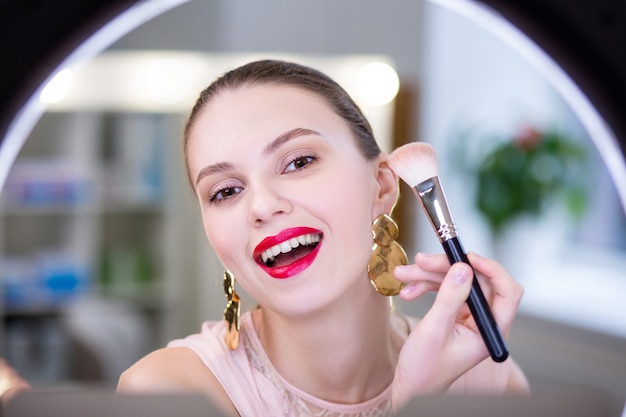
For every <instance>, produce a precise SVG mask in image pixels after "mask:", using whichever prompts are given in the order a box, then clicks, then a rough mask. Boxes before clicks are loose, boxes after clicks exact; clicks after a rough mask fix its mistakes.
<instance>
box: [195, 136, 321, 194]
mask: <svg viewBox="0 0 626 417" xmlns="http://www.w3.org/2000/svg"><path fill="white" fill-rule="evenodd" d="M307 135H318V136H321V133H319V132H318V131H316V130H312V129H306V128H302V127H297V128H295V129H291V130H288V131H287V132H285V133H282V134H281V135H280V136H278V137H277V138H276V139H274V140H273V141H271V142H270V143H268V144H267V146H265V148H263V155H264V156H269V155H270V154H272V153H273V152H274V151H276V149H278V148H280V147H281V146H282V145H283V144H284V143H285V142H288V141H290V140H291V139H295V138H297V137H300V136H307ZM232 169H234V165H233V164H231V163H230V162H218V163H216V164H211V165H207V166H205V167H204V168H202V169H201V170H200V172H198V176H197V177H196V186H197V185H198V183H199V182H200V181H201V180H202V179H203V178H204V177H207V176H209V175H213V174H219V173H221V172H227V171H230V170H232Z"/></svg>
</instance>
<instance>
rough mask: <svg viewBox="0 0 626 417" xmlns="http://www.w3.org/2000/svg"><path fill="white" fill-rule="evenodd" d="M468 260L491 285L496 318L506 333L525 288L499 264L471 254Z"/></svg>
mask: <svg viewBox="0 0 626 417" xmlns="http://www.w3.org/2000/svg"><path fill="white" fill-rule="evenodd" d="M468 258H469V260H470V262H471V264H472V266H473V267H474V269H475V270H476V272H478V273H480V274H481V275H482V276H483V277H484V278H485V280H486V282H488V283H489V286H490V287H491V291H492V296H491V297H490V298H491V299H492V301H491V309H492V312H493V315H494V318H495V319H496V322H498V324H499V325H500V327H501V328H502V330H503V332H505V333H506V332H507V329H508V328H509V327H510V326H511V324H512V323H513V320H514V318H515V315H516V314H517V309H518V307H519V303H520V301H521V299H522V295H523V294H524V288H523V287H522V286H521V285H520V284H519V283H518V282H517V281H515V280H514V279H513V277H511V275H510V274H509V273H508V272H507V271H506V269H505V268H504V267H503V266H502V265H500V264H499V263H498V262H496V261H494V260H492V259H489V258H485V257H482V256H480V255H478V254H476V253H469V254H468Z"/></svg>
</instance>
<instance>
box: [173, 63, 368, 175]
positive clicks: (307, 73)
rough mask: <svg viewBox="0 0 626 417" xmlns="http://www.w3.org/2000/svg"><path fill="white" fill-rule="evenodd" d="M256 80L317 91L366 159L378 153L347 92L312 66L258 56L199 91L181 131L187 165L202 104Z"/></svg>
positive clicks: (366, 124)
mask: <svg viewBox="0 0 626 417" xmlns="http://www.w3.org/2000/svg"><path fill="white" fill-rule="evenodd" d="M257 83H258V84H263V83H267V84H269V83H275V84H281V85H290V86H294V87H299V88H302V89H304V90H307V91H309V92H312V93H314V94H317V95H318V96H320V97H322V98H323V99H324V100H325V101H326V102H327V103H328V104H329V105H330V106H331V107H332V108H333V110H334V111H335V112H336V113H337V115H339V116H340V117H341V118H342V119H344V120H345V121H346V123H347V124H348V126H349V127H350V130H351V131H352V133H353V134H354V137H355V139H356V141H357V145H358V147H359V149H360V151H361V153H362V154H363V156H364V157H365V158H366V159H374V158H376V157H377V156H378V154H379V153H380V147H379V146H378V144H377V143H376V140H375V139H374V134H373V132H372V128H371V126H370V124H369V122H368V121H367V119H366V118H365V116H364V115H363V113H362V112H361V109H360V108H359V107H358V106H357V104H356V103H355V102H354V101H353V100H352V98H350V96H349V95H348V93H347V92H346V91H345V90H344V89H343V88H342V87H341V86H340V85H339V84H337V83H336V82H335V81H333V80H332V79H331V78H330V77H328V76H327V75H325V74H323V73H321V72H320V71H317V70H315V69H312V68H309V67H306V66H304V65H300V64H295V63H292V62H286V61H280V60H260V61H254V62H250V63H248V64H245V65H243V66H240V67H238V68H235V69H234V70H231V71H229V72H227V73H225V74H224V75H222V76H221V77H220V78H218V79H217V80H215V81H214V82H213V83H212V84H211V85H209V86H208V87H207V88H206V89H205V90H203V91H202V92H201V93H200V96H199V97H198V100H197V101H196V104H195V105H194V106H193V109H192V110H191V113H190V115H189V118H188V120H187V123H186V125H185V129H184V133H183V141H184V142H183V146H184V155H185V162H186V165H187V167H189V164H188V163H187V144H188V142H189V135H190V132H191V129H192V128H193V126H194V125H195V122H196V119H197V118H198V116H199V114H200V113H201V111H202V109H203V108H204V106H205V104H207V103H208V102H209V100H210V99H211V98H212V97H214V96H215V95H217V94H219V93H220V92H221V91H224V90H228V89H233V88H238V87H241V86H244V85H252V84H257Z"/></svg>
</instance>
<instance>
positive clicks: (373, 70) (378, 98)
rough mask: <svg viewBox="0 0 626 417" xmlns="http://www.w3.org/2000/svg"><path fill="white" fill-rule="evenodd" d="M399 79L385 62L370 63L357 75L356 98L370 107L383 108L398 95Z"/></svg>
mask: <svg viewBox="0 0 626 417" xmlns="http://www.w3.org/2000/svg"><path fill="white" fill-rule="evenodd" d="M399 88H400V79H399V78H398V74H397V73H396V70H394V69H393V68H392V67H391V65H389V64H387V63H385V62H370V63H369V64H366V65H365V66H364V67H363V68H361V70H360V71H359V72H358V73H357V76H356V91H357V94H358V96H359V97H360V98H361V99H362V100H363V101H364V102H365V103H367V104H369V105H372V106H384V105H385V104H388V103H390V102H391V100H393V99H394V98H395V97H396V95H397V94H398V89H399Z"/></svg>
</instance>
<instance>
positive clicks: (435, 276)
mask: <svg viewBox="0 0 626 417" xmlns="http://www.w3.org/2000/svg"><path fill="white" fill-rule="evenodd" d="M393 275H394V276H395V277H396V278H397V279H398V280H399V281H402V282H412V281H429V282H433V283H436V284H439V283H441V281H442V280H443V276H444V274H442V273H440V272H431V271H426V270H424V269H423V268H421V267H420V266H419V265H417V264H412V265H399V266H397V267H395V268H394V270H393Z"/></svg>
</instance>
